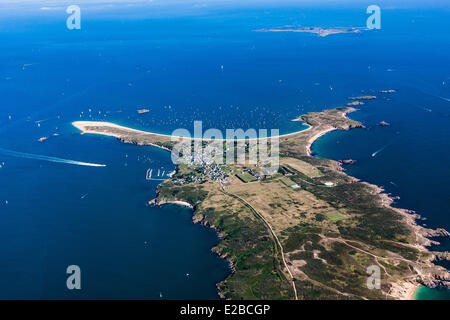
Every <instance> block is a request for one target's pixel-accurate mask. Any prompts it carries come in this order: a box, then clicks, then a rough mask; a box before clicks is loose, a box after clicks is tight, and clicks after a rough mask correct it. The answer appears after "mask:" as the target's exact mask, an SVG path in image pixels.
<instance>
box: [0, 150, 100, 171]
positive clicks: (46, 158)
mask: <svg viewBox="0 0 450 320" xmlns="http://www.w3.org/2000/svg"><path fill="white" fill-rule="evenodd" d="M0 154H4V155H7V156H13V157H18V158H25V159H34V160H42V161H49V162H57V163H65V164H73V165H77V166H86V167H106V164H97V163H89V162H82V161H75V160H68V159H61V158H56V157H49V156H43V155H38V154H31V153H24V152H17V151H12V150H7V149H3V148H0Z"/></svg>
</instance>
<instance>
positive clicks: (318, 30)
mask: <svg viewBox="0 0 450 320" xmlns="http://www.w3.org/2000/svg"><path fill="white" fill-rule="evenodd" d="M365 30H369V29H367V28H362V27H330V28H322V27H296V26H284V27H280V28H269V29H257V30H254V32H305V33H314V34H317V36H319V37H326V36H328V35H331V34H339V33H361V32H362V31H365Z"/></svg>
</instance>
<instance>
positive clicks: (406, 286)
mask: <svg viewBox="0 0 450 320" xmlns="http://www.w3.org/2000/svg"><path fill="white" fill-rule="evenodd" d="M338 111H339V112H338V113H337V114H338V115H339V114H340V115H339V118H340V119H341V116H342V117H343V118H345V119H346V120H349V122H348V123H344V124H338V125H330V124H328V123H326V122H325V123H322V122H320V119H319V121H317V119H316V118H314V117H313V116H311V115H310V116H309V118H308V117H305V116H301V117H299V118H298V119H296V120H292V121H304V122H305V123H307V124H308V125H309V127H308V128H307V129H305V130H302V131H298V132H294V133H289V134H285V135H280V136H279V137H291V138H296V139H297V138H298V139H299V140H301V139H302V138H303V139H305V138H306V141H305V145H304V147H305V148H306V155H307V156H311V148H312V144H313V143H314V142H315V141H317V139H318V138H320V137H321V136H323V135H325V134H327V133H328V132H332V131H334V130H349V129H351V128H355V127H364V126H363V125H362V124H356V125H355V124H354V123H355V121H353V120H351V119H349V118H347V116H346V115H347V113H349V112H353V111H356V109H354V108H345V109H344V110H343V111H342V110H340V109H339V110H338ZM324 112H325V111H324ZM308 120H310V121H308ZM311 120H312V121H311ZM339 121H341V120H339ZM96 124H97V125H100V126H105V127H107V128H108V127H109V128H115V129H117V128H119V129H120V130H125V131H126V132H133V133H138V134H139V135H155V136H159V137H163V138H165V139H167V138H170V136H167V135H163V134H153V133H149V132H145V131H140V130H135V129H131V128H126V127H121V126H118V125H116V124H113V123H103V122H96ZM73 125H74V126H75V127H77V128H78V129H80V130H81V131H82V132H83V133H94V134H101V135H108V136H114V137H116V138H118V139H120V140H121V141H123V142H131V140H127V139H125V138H124V137H123V136H122V135H121V134H117V133H111V132H109V133H108V132H106V133H105V132H103V131H101V130H92V128H89V126H92V122H83V124H82V125H79V123H73ZM77 125H78V126H77ZM309 131H313V132H312V133H311V135H309V136H308V134H305V135H301V133H305V132H309ZM309 133H310V132H309ZM295 135H296V136H295ZM293 136H295V137H293ZM176 138H180V139H190V140H191V139H193V138H188V137H176ZM196 139H199V138H196ZM221 140H225V139H221ZM132 143H136V142H132ZM280 143H282V141H280ZM136 144H140V143H136ZM141 145H154V146H156V147H160V148H161V147H162V146H159V145H156V144H152V143H148V142H147V141H145V143H142V144H141ZM162 148H163V149H165V150H167V151H170V149H168V148H165V147H162ZM311 157H312V156H311ZM347 176H348V177H350V178H353V179H354V180H355V181H360V180H359V179H357V178H355V177H352V176H350V175H347ZM362 183H363V184H366V185H367V186H369V188H370V189H371V190H372V192H373V194H374V195H377V196H378V197H379V200H380V202H381V205H382V206H385V207H387V208H389V209H392V210H394V211H396V212H397V213H399V214H400V215H401V216H402V217H404V219H403V221H404V223H405V225H406V226H408V227H409V228H411V229H412V230H413V232H414V233H415V234H416V241H415V243H414V246H415V247H416V248H417V249H419V251H421V252H423V253H426V254H430V256H429V257H428V258H426V259H424V264H425V265H426V267H427V268H430V269H429V270H428V269H425V270H420V272H418V275H420V276H421V277H423V280H421V282H423V283H424V284H425V285H426V286H427V287H428V286H429V287H433V286H435V285H437V284H438V283H439V281H440V278H435V274H437V273H433V271H431V270H436V269H437V270H441V269H439V268H436V269H435V268H433V267H432V266H431V265H433V266H434V264H433V263H432V261H433V260H434V257H435V256H434V254H433V252H431V251H429V250H428V249H427V248H426V247H427V246H429V245H430V244H432V243H433V241H432V240H430V239H428V238H427V237H430V236H432V235H434V234H433V232H435V231H434V230H431V229H427V228H424V227H421V226H419V225H417V223H416V219H417V218H418V217H419V216H418V215H417V214H414V212H413V211H411V210H407V209H399V208H395V207H392V206H391V204H392V203H393V201H394V199H392V198H391V197H390V195H389V194H387V193H385V190H384V189H383V188H381V187H379V186H376V185H373V184H370V183H368V182H362ZM161 185H162V184H160V185H158V187H159V186H161ZM168 203H173V204H176V205H181V206H185V207H189V208H191V209H192V210H193V222H194V223H198V222H200V223H202V225H204V226H209V227H210V228H213V229H215V230H216V232H217V235H218V237H219V238H220V237H221V233H220V230H219V228H218V226H215V225H213V224H212V222H208V221H206V220H204V217H202V215H201V214H199V215H196V211H197V210H196V208H195V207H194V206H193V205H191V204H190V203H188V202H186V201H183V199H175V200H167V199H164V198H160V197H159V193H158V194H157V197H156V198H155V199H153V200H151V201H149V204H150V205H153V204H154V205H164V204H168ZM214 248H216V247H214ZM214 248H213V249H212V251H213V252H215V253H217V254H218V255H219V256H221V257H222V258H224V259H225V260H227V261H228V262H229V263H230V270H231V273H235V272H236V270H235V269H234V265H233V260H232V259H231V257H226V256H223V255H221V254H220V253H219V252H217V250H215V249H214ZM414 269H415V268H414ZM416 271H417V270H416ZM422 271H423V272H422ZM441 271H442V270H441ZM440 276H441V275H440ZM442 279H443V280H444V281H445V280H447V279H446V278H445V276H444V278H442ZM224 280H225V279H224ZM389 283H390V284H391V285H392V288H391V290H390V292H389V296H391V297H393V298H396V299H401V300H411V299H414V297H415V294H416V291H417V289H418V288H419V287H420V286H421V284H422V283H419V282H418V280H417V279H413V280H410V281H403V280H402V281H396V282H389ZM217 285H219V284H217ZM218 294H219V296H220V297H225V295H224V292H222V291H221V290H219V292H218Z"/></svg>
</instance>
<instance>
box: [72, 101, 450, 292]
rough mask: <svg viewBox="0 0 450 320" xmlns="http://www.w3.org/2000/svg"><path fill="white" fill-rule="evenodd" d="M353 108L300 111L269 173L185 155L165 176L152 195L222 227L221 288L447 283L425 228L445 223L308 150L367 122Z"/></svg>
mask: <svg viewBox="0 0 450 320" xmlns="http://www.w3.org/2000/svg"><path fill="white" fill-rule="evenodd" d="M359 98H360V97H359ZM355 110H356V109H354V108H350V107H342V108H335V109H330V110H324V111H322V112H310V113H307V114H305V115H302V116H301V117H299V118H298V119H296V120H297V121H304V122H305V123H307V124H308V125H309V126H310V127H309V128H308V129H306V130H303V131H299V132H294V133H291V134H287V135H282V136H279V137H278V138H279V141H280V165H279V170H278V172H277V173H275V174H273V175H270V176H266V175H263V174H262V172H261V167H260V166H259V165H258V164H240V165H238V164H236V165H214V164H211V163H208V162H204V163H203V164H201V165H195V166H194V165H192V166H191V165H186V164H181V165H178V166H177V168H176V172H175V173H174V174H173V175H172V176H171V178H170V179H169V180H167V181H165V182H163V183H162V184H160V185H159V187H158V191H157V198H156V199H155V200H153V201H152V203H155V204H164V203H180V204H183V205H189V206H191V207H192V208H193V220H194V222H198V223H202V224H203V225H205V226H209V227H211V228H214V229H215V230H216V231H217V233H218V234H219V235H220V237H221V241H220V242H219V244H218V245H217V246H215V247H214V248H213V249H212V250H213V251H214V252H216V253H217V254H218V255H220V256H221V257H223V258H224V259H227V260H228V261H229V262H230V266H231V269H232V273H231V274H230V275H229V276H228V277H227V278H226V279H224V280H223V281H222V282H220V283H218V284H217V288H218V291H219V294H220V296H221V297H223V298H227V299H386V298H389V299H408V298H411V294H412V293H413V292H414V288H416V287H418V286H419V285H425V286H430V287H434V286H437V285H442V286H446V287H450V275H449V273H448V271H447V270H446V269H445V268H443V267H441V266H438V265H435V264H434V263H433V261H434V260H435V259H443V258H446V257H443V255H442V254H439V253H437V252H432V251H430V250H429V249H428V246H429V245H431V244H432V243H435V242H434V241H432V240H430V239H429V237H433V236H440V235H443V236H447V235H448V233H447V232H446V231H445V230H442V229H438V230H432V229H428V228H425V227H422V226H418V225H417V224H416V223H415V219H417V218H418V217H419V216H418V215H417V214H414V213H413V212H411V211H409V210H404V209H398V208H394V207H392V206H391V204H392V202H393V199H392V198H391V197H389V195H388V194H386V193H384V190H383V189H381V188H380V187H377V186H375V185H371V184H368V183H365V182H362V181H359V180H358V179H356V178H354V177H351V176H348V175H347V174H345V172H344V171H343V169H342V167H341V163H339V162H337V161H333V160H328V159H321V158H317V157H313V156H311V145H312V143H313V142H314V141H315V140H316V139H317V138H318V137H320V136H321V135H323V134H325V133H327V132H330V131H333V130H349V129H351V128H358V127H359V128H362V127H363V125H362V124H361V123H360V122H358V121H354V120H351V119H349V118H348V117H347V116H346V114H347V113H349V112H353V111H355ZM73 125H74V126H75V127H77V128H78V129H80V130H81V131H82V133H92V134H101V135H108V136H113V137H116V138H118V139H120V140H121V141H123V142H126V143H134V144H137V145H152V146H156V147H159V148H163V149H165V150H171V149H172V148H173V144H174V143H175V142H173V141H171V137H170V136H168V135H162V134H156V133H151V132H145V131H140V130H134V129H130V128H126V127H122V126H118V125H115V124H111V123H105V122H89V121H83V122H74V123H73ZM177 139H190V138H185V137H177ZM204 142H205V143H206V142H207V141H204ZM447 258H448V257H447ZM368 267H375V268H379V270H380V271H381V287H380V289H373V290H371V289H369V288H368V287H367V279H368V276H369V275H368V273H367V270H368Z"/></svg>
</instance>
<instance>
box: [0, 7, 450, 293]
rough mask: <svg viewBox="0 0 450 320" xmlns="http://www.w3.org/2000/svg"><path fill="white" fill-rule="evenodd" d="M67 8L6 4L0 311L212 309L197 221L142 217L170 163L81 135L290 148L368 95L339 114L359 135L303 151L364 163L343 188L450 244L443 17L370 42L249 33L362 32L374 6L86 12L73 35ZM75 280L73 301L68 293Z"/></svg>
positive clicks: (399, 21) (405, 16) (207, 237)
mask: <svg viewBox="0 0 450 320" xmlns="http://www.w3.org/2000/svg"><path fill="white" fill-rule="evenodd" d="M64 3H65V2H63V1H62V2H61V3H58V2H51V3H50V4H49V5H47V4H46V3H45V2H43V3H39V2H37V3H33V4H13V3H11V2H9V3H4V4H2V3H1V2H0V97H1V100H0V221H1V222H0V287H1V288H2V290H0V298H1V299H219V296H218V294H217V289H216V284H217V283H218V282H220V281H221V280H223V279H224V278H226V277H227V275H228V274H229V273H230V269H229V265H228V263H227V262H226V261H224V260H222V259H220V258H219V257H218V256H217V255H215V254H214V253H212V252H211V248H212V247H214V246H215V245H216V244H217V243H218V242H219V241H220V239H219V238H218V236H217V235H216V233H215V232H214V231H213V230H212V229H209V228H206V227H203V226H201V225H199V224H193V223H192V211H191V210H190V209H189V208H185V207H181V206H177V205H164V206H161V207H153V206H148V204H147V203H148V201H149V200H151V199H153V198H154V197H155V196H156V188H157V185H158V184H159V183H161V181H159V180H147V179H146V176H147V173H148V172H149V170H152V172H153V177H155V176H157V175H158V174H157V173H158V171H159V175H158V176H157V177H160V178H161V179H165V178H166V177H167V173H168V172H170V171H172V170H173V168H174V165H173V164H172V162H171V157H170V154H169V153H168V152H166V151H164V150H161V149H157V148H154V147H149V146H135V145H130V144H123V143H121V142H120V141H118V140H116V139H115V138H112V137H104V136H96V135H80V132H79V131H78V130H77V129H76V128H74V127H73V126H72V124H71V123H72V122H73V121H80V120H83V121H84V120H86V121H87V120H95V121H109V122H114V123H117V124H120V125H125V126H129V127H133V128H136V129H142V130H148V131H152V132H158V133H166V134H170V133H171V132H172V131H173V130H175V129H179V128H185V129H188V130H189V131H191V132H193V122H194V121H196V120H199V121H202V125H203V128H204V129H205V130H206V129H207V128H217V129H220V130H226V129H236V128H243V129H248V128H255V129H279V130H280V133H281V134H283V133H289V132H294V131H298V130H302V129H304V128H306V126H305V125H304V124H302V123H299V122H292V121H291V120H292V119H294V118H296V117H298V116H300V115H301V114H304V113H306V112H311V111H321V110H324V109H328V108H333V107H340V106H345V104H346V103H347V102H349V101H348V100H347V97H349V96H356V95H372V94H373V95H376V96H377V99H376V100H371V101H367V102H366V104H365V105H362V106H358V109H359V110H358V111H357V112H354V113H352V114H350V115H349V116H350V117H351V118H352V119H355V120H359V121H362V122H363V123H364V125H365V126H366V129H354V130H351V131H336V132H332V133H329V134H327V135H325V136H323V137H321V138H320V139H318V140H317V141H316V143H314V145H313V147H312V151H313V152H314V154H315V155H316V156H318V157H324V158H331V159H336V160H342V159H355V160H357V163H356V164H354V165H348V166H345V169H346V171H347V173H348V174H351V175H353V176H355V177H357V178H360V179H362V180H364V181H368V182H370V183H374V184H377V185H380V186H382V187H383V188H384V189H385V190H386V191H387V192H389V193H391V194H392V196H394V197H399V198H398V199H397V200H396V201H395V206H398V207H400V208H407V209H411V210H414V211H416V212H417V213H419V214H420V215H421V216H422V217H423V218H424V219H423V220H420V221H418V223H419V224H422V225H426V226H428V227H431V228H437V227H442V228H446V229H447V230H450V202H449V198H448V197H449V187H448V184H449V181H450V169H449V167H448V163H450V139H449V138H450V71H449V70H450V54H449V53H450V34H448V30H449V29H450V11H449V9H448V8H445V7H434V6H421V5H417V6H416V5H414V6H410V7H408V6H401V7H395V6H392V5H386V6H385V7H383V6H382V7H381V12H382V15H381V19H382V20H381V21H382V23H381V29H380V30H369V31H365V32H362V33H359V34H337V35H330V36H327V37H318V36H317V35H314V34H307V33H292V32H283V33H281V32H254V30H258V29H261V28H276V27H282V26H286V25H293V26H321V27H335V26H339V27H364V26H365V25H366V19H367V18H368V16H369V15H368V14H367V13H366V6H365V5H362V4H361V5H359V4H356V3H351V4H349V5H343V6H338V5H330V6H324V5H314V4H302V5H300V4H296V3H295V2H292V1H291V2H289V1H288V2H286V3H284V2H280V3H279V4H270V3H267V2H262V3H257V4H253V3H250V4H248V5H245V4H241V3H237V2H236V3H234V2H233V3H227V4H222V3H219V4H214V2H212V3H211V4H209V5H196V4H195V3H193V2H189V1H187V2H185V3H182V4H170V3H169V4H161V2H158V1H155V2H150V3H148V2H146V3H142V2H141V3H139V2H127V1H124V2H114V3H110V4H109V3H106V4H105V3H97V2H95V1H93V2H81V4H80V9H81V29H79V30H77V29H74V30H69V29H68V28H67V27H66V20H67V18H68V17H69V14H68V13H66V8H67V6H66V5H64ZM388 89H395V90H396V91H397V92H395V93H390V94H380V93H379V91H380V90H388ZM138 109H149V110H150V112H148V113H144V114H138V113H137V110H138ZM380 121H386V122H388V123H389V124H390V125H389V126H385V127H382V126H379V125H378V123H379V122H380ZM42 137H46V138H47V139H46V140H44V141H41V142H40V141H38V140H39V139H40V138H42ZM98 165H102V166H98ZM425 219H426V220H425ZM437 240H439V241H441V242H442V243H441V245H439V246H435V247H433V250H442V251H446V250H447V251H448V249H449V248H450V241H449V240H448V239H445V238H443V239H437ZM442 264H443V265H444V266H446V267H449V265H448V264H447V265H445V264H444V263H442ZM71 265H76V266H78V267H79V268H80V270H81V290H69V289H68V288H67V284H66V280H67V278H68V276H69V274H68V273H67V268H68V266H71ZM416 299H450V293H449V291H448V290H445V289H442V288H437V289H427V288H425V289H419V290H418V292H417V293H416Z"/></svg>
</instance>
